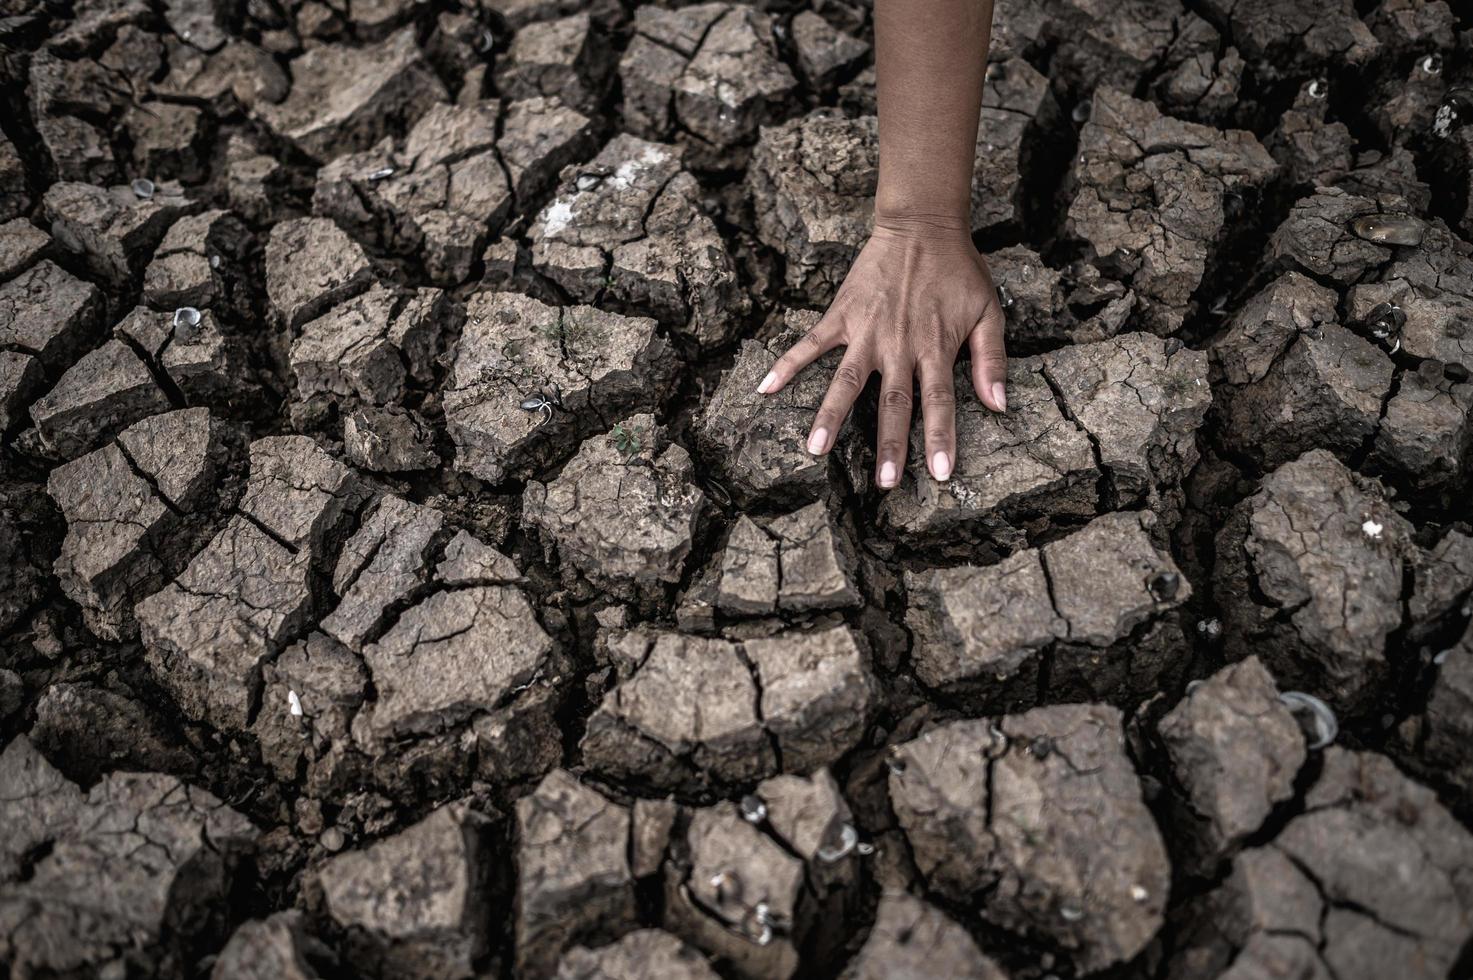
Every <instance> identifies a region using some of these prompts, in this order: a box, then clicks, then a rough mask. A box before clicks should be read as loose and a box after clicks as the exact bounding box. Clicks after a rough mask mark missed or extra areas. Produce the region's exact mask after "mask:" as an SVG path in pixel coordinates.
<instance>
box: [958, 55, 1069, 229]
mask: <svg viewBox="0 0 1473 980" xmlns="http://www.w3.org/2000/svg"><path fill="white" fill-rule="evenodd" d="M1058 115H1059V107H1058V104H1057V103H1056V102H1055V101H1054V97H1053V95H1051V94H1050V93H1049V87H1048V79H1047V78H1045V77H1044V76H1043V75H1041V74H1039V72H1038V70H1037V69H1035V68H1034V67H1033V66H1032V65H1030V64H1028V62H1026V61H1024V60H1023V59H1022V58H1015V59H1013V60H1011V61H1006V62H996V63H993V64H990V65H988V66H987V79H986V83H985V84H984V86H983V89H982V116H981V119H980V121H979V122H978V125H977V152H976V158H975V161H974V164H975V170H974V175H973V177H972V231H973V232H974V233H977V234H983V235H995V234H1000V233H1002V232H1004V231H1006V230H1010V229H1014V228H1017V227H1019V226H1020V225H1021V224H1022V222H1023V217H1024V214H1023V210H1024V206H1025V201H1024V181H1023V175H1024V174H1026V173H1028V171H1029V170H1030V169H1031V166H1032V157H1033V154H1032V152H1031V151H1032V149H1033V146H1032V142H1033V140H1032V136H1033V132H1034V130H1036V129H1039V128H1040V127H1042V128H1044V129H1047V128H1049V127H1052V126H1053V125H1055V124H1056V123H1057V122H1058Z"/></svg>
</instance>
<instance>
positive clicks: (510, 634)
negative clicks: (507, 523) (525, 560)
mask: <svg viewBox="0 0 1473 980" xmlns="http://www.w3.org/2000/svg"><path fill="white" fill-rule="evenodd" d="M554 652H555V645H554V643H553V640H552V638H551V637H550V636H548V635H547V633H546V632H544V631H543V629H542V626H541V625H540V624H539V623H538V622H537V616H536V614H535V613H534V612H533V610H532V606H531V605H530V604H529V603H528V601H527V597H526V596H525V595H524V594H523V593H522V591H521V590H520V589H518V588H516V587H515V586H511V585H499V584H486V585H471V586H468V587H465V588H454V589H449V590H446V591H437V592H433V593H432V594H430V595H429V596H428V597H426V598H425V599H424V600H422V601H421V602H419V603H418V604H417V605H415V606H413V607H411V608H410V609H408V610H406V611H405V612H404V613H403V614H402V615H401V616H400V617H399V618H398V619H397V620H396V621H395V622H394V624H393V625H392V626H391V627H390V628H389V629H388V631H387V632H386V633H384V635H383V636H382V637H381V638H380V639H379V640H378V641H377V642H375V643H373V644H371V645H370V646H368V647H367V648H366V649H365V650H364V651H363V659H364V660H365V661H366V662H367V664H368V668H369V670H370V671H371V672H372V674H373V681H374V686H375V688H376V689H377V690H378V701H377V702H376V703H375V704H374V706H373V708H372V710H371V711H368V712H365V713H364V714H362V715H360V716H359V721H360V722H362V723H365V727H366V730H367V732H368V734H369V735H370V736H371V738H372V739H373V740H374V741H376V742H384V741H388V740H390V739H392V738H394V737H395V736H398V735H409V734H416V733H430V734H433V733H435V732H439V731H443V730H445V729H447V728H450V727H452V726H454V725H456V724H458V723H460V722H462V721H465V720H466V719H469V718H470V717H471V716H473V715H476V714H479V713H484V712H489V711H492V710H493V709H495V708H497V707H499V706H501V705H503V704H505V703H507V702H508V701H509V700H510V698H511V696H512V695H514V694H516V693H517V692H518V691H520V690H522V689H524V688H526V687H528V686H530V685H531V684H533V683H534V682H535V681H536V680H537V678H538V677H539V675H540V674H541V673H542V671H543V670H544V669H545V668H546V667H547V665H548V663H549V659H550V658H551V657H552V655H553V653H554Z"/></svg>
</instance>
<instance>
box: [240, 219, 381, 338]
mask: <svg viewBox="0 0 1473 980" xmlns="http://www.w3.org/2000/svg"><path fill="white" fill-rule="evenodd" d="M372 281H373V267H372V265H371V264H370V263H369V260H368V256H367V255H365V254H364V252H363V249H362V248H360V247H359V245H358V243H357V242H355V241H353V240H352V239H351V238H349V237H348V236H347V235H345V234H343V232H342V231H341V230H340V229H339V228H338V226H337V225H335V224H333V223H332V222H331V221H329V220H327V219H326V218H295V219H292V220H291V221H283V222H281V223H280V224H278V225H276V226H274V227H273V228H272V229H271V237H270V238H269V239H268V240H267V242H266V296H267V298H268V299H269V300H270V301H271V308H272V310H273V311H274V312H275V313H276V315H277V317H279V318H280V319H281V321H282V323H284V324H285V325H286V326H288V327H291V328H296V327H299V326H301V325H302V324H303V323H306V322H307V321H308V320H311V319H313V318H315V317H318V316H321V315H322V314H323V313H324V312H326V311H327V309H328V308H329V307H331V306H333V305H335V304H337V303H341V302H342V301H344V300H346V299H349V298H351V297H353V296H356V295H358V294H359V293H361V292H363V291H364V290H365V289H367V288H368V287H369V285H370V284H371V283H372Z"/></svg>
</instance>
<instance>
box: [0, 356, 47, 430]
mask: <svg viewBox="0 0 1473 980" xmlns="http://www.w3.org/2000/svg"><path fill="white" fill-rule="evenodd" d="M45 384H46V372H45V371H44V370H43V369H42V368H41V362H40V361H38V360H36V359H35V358H34V357H32V356H31V355H29V354H21V353H18V352H17V351H8V350H0V432H6V431H8V430H9V429H10V427H11V426H12V425H14V424H15V423H16V422H19V421H20V420H21V419H24V418H25V417H26V404H27V403H28V402H29V401H30V400H31V398H32V397H34V395H35V393H36V392H37V391H39V390H40V389H41V388H42V387H43V386H44V385H45Z"/></svg>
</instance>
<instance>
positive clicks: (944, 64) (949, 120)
mask: <svg viewBox="0 0 1473 980" xmlns="http://www.w3.org/2000/svg"><path fill="white" fill-rule="evenodd" d="M991 32H992V0H875V70H876V73H877V87H878V98H879V107H880V178H879V187H878V189H877V191H876V193H875V219H876V224H877V225H879V226H882V227H887V226H888V227H895V228H910V229H914V230H918V231H925V230H928V229H933V230H937V231H941V232H944V233H955V232H958V231H960V232H963V233H969V232H970V228H971V201H972V194H971V186H972V168H973V164H974V160H975V158H976V147H977V118H978V116H979V114H980V113H981V110H982V80H983V76H984V74H985V72H986V69H987V46H988V42H989V40H990V38H991Z"/></svg>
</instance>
